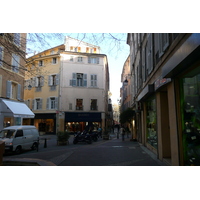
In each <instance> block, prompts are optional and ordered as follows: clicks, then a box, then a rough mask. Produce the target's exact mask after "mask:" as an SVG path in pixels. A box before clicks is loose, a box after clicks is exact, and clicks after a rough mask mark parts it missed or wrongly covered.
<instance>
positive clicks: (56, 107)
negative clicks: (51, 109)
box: [55, 97, 58, 109]
mask: <svg viewBox="0 0 200 200" xmlns="http://www.w3.org/2000/svg"><path fill="white" fill-rule="evenodd" d="M55 109H58V97H55Z"/></svg>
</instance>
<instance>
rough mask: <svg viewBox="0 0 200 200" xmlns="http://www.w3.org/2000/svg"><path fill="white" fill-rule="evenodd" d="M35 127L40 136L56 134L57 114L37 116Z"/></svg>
mask: <svg viewBox="0 0 200 200" xmlns="http://www.w3.org/2000/svg"><path fill="white" fill-rule="evenodd" d="M34 125H35V126H36V127H37V129H38V131H39V133H40V135H44V134H56V113H45V114H35V119H34Z"/></svg>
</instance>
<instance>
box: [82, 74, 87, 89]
mask: <svg viewBox="0 0 200 200" xmlns="http://www.w3.org/2000/svg"><path fill="white" fill-rule="evenodd" d="M83 86H84V87H87V74H83Z"/></svg>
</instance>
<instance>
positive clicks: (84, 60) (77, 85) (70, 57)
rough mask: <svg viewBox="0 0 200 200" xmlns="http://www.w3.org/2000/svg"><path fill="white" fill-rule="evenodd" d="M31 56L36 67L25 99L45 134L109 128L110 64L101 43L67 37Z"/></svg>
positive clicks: (31, 75)
mask: <svg viewBox="0 0 200 200" xmlns="http://www.w3.org/2000/svg"><path fill="white" fill-rule="evenodd" d="M28 60H29V68H30V72H31V67H32V68H33V70H32V72H31V73H28V74H27V79H26V89H25V100H26V103H27V105H29V106H30V107H31V109H32V110H33V112H34V113H35V119H34V122H32V123H34V125H36V126H37V127H38V129H39V131H40V133H41V134H44V133H54V134H55V133H57V132H58V131H69V132H76V131H82V130H84V129H85V128H86V127H87V126H92V127H93V128H94V127H95V128H97V127H99V126H101V127H102V128H105V126H106V123H107V112H108V91H109V68H108V60H107V56H106V55H104V54H100V47H98V46H95V45H91V44H88V43H85V42H83V41H79V40H76V39H73V38H70V37H66V39H65V43H64V44H63V45H60V46H58V47H54V48H52V49H49V50H46V51H44V52H41V53H39V54H37V55H35V56H32V57H30V58H29V59H28ZM34 66H36V67H35V68H34ZM33 74H34V76H33ZM30 83H31V86H30Z"/></svg>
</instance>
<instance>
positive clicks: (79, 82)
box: [70, 73, 87, 87]
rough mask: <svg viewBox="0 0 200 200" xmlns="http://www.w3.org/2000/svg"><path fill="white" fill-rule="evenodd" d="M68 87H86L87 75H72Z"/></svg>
mask: <svg viewBox="0 0 200 200" xmlns="http://www.w3.org/2000/svg"><path fill="white" fill-rule="evenodd" d="M70 86H77V87H87V74H83V73H72V79H71V80H70Z"/></svg>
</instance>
